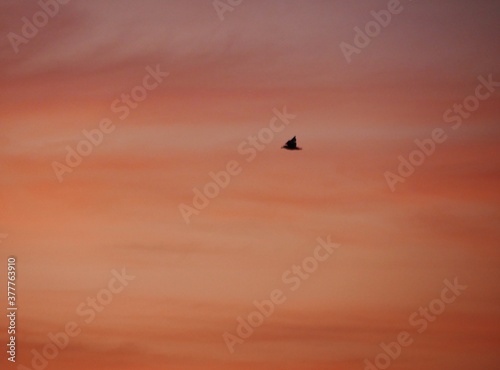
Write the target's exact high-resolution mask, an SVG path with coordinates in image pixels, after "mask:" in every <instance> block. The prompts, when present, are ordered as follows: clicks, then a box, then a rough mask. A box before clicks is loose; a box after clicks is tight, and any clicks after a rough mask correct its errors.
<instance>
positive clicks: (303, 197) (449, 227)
mask: <svg viewBox="0 0 500 370" xmlns="http://www.w3.org/2000/svg"><path fill="white" fill-rule="evenodd" d="M402 5H403V7H404V10H403V12H401V13H400V14H398V15H395V16H394V17H393V19H392V21H391V23H390V25H389V26H388V27H387V28H386V29H384V30H383V32H382V33H381V34H380V35H379V36H378V37H376V38H374V39H373V41H372V42H371V44H370V45H369V46H368V47H367V48H365V49H364V50H362V52H361V53H360V54H359V55H354V56H353V61H352V63H347V62H346V60H345V58H344V56H343V55H342V52H341V50H340V47H339V45H340V43H342V42H349V43H352V41H353V38H354V31H353V28H354V27H356V26H358V27H361V28H363V27H364V26H365V24H366V23H367V22H368V21H370V20H371V19H372V16H371V15H370V12H371V11H372V10H377V11H378V10H381V9H385V8H386V7H387V1H340V0H338V1H337V0H332V1H321V0H313V1H307V2H306V1H299V0H287V1H285V0H276V1H272V2H271V1H264V0H259V1H250V0H248V1H244V2H243V3H242V4H241V5H238V6H236V7H235V8H234V10H233V11H232V12H227V13H225V14H224V17H225V19H224V20H223V21H221V20H220V19H219V17H218V16H217V13H216V11H215V9H214V7H213V5H212V2H211V1H210V0H206V1H205V0H204V1H201V0H185V1H160V0H146V1H140V2H139V1H131V0H123V1H118V0H106V1H97V0H90V1H79V0H72V1H70V2H69V3H68V4H66V5H61V6H60V9H59V12H58V13H57V14H56V15H55V16H54V17H53V18H51V19H50V20H49V22H48V24H47V25H46V26H45V27H43V28H40V29H39V32H38V34H37V35H36V36H35V37H34V38H33V39H31V40H29V42H28V43H27V44H22V45H20V47H19V52H18V53H16V52H15V51H14V49H13V47H12V45H11V43H10V41H9V38H8V34H9V33H10V32H14V33H16V34H21V27H22V23H23V21H22V18H23V17H27V18H29V19H31V18H32V17H33V14H35V13H36V12H37V11H39V10H40V7H39V5H38V4H37V3H36V2H34V1H33V2H32V1H26V0H24V1H17V0H16V1H14V0H3V1H1V2H0V30H1V34H2V37H1V38H0V57H1V68H0V124H1V132H0V170H1V173H2V175H1V177H0V187H1V190H2V191H1V204H2V212H1V217H0V234H2V233H4V234H8V237H7V238H6V239H4V240H3V241H2V244H1V246H0V248H1V255H0V257H1V258H2V262H1V263H2V266H5V264H6V259H7V257H8V256H10V255H15V256H16V257H17V259H18V304H19V311H18V312H19V317H18V335H17V341H18V342H17V350H18V353H17V355H18V357H17V362H16V365H21V364H22V365H25V366H27V367H31V365H30V362H31V359H32V353H31V352H30V351H31V350H32V349H35V350H39V351H40V350H41V349H42V348H43V346H44V345H45V344H46V343H49V339H48V337H47V334H48V333H50V332H52V333H55V332H58V331H61V330H63V328H64V326H65V324H66V323H67V322H68V321H76V322H78V323H82V319H81V317H79V316H78V315H77V313H76V311H75V310H76V308H77V307H78V306H79V305H80V304H81V303H82V302H85V301H86V299H87V297H89V296H95V295H96V294H97V293H98V292H99V291H100V290H101V289H103V288H105V287H106V286H107V284H108V281H109V279H110V278H111V276H112V275H111V271H112V270H113V269H116V270H121V268H122V267H126V269H127V271H129V273H130V274H133V275H135V276H136V279H135V280H134V281H133V282H131V283H130V285H129V286H127V287H126V289H125V290H124V291H123V292H121V293H119V294H117V295H116V296H115V297H114V298H113V301H112V302H111V304H109V306H107V307H106V308H105V309H104V310H103V311H102V312H100V313H98V314H97V316H96V318H95V320H93V321H92V322H91V323H89V324H88V325H85V324H82V326H81V327H82V333H81V334H80V335H78V336H77V337H75V338H73V339H72V340H71V342H70V344H69V346H68V347H67V348H66V349H64V350H62V351H61V353H60V354H59V356H58V357H57V358H55V359H54V360H51V361H50V362H49V367H48V368H49V369H54V370H58V369H68V368H71V369H74V370H80V369H81V370H83V369H94V370H100V369H130V370H131V369H144V370H150V369H182V370H201V369H203V370H205V369H206V370H208V369H218V370H223V369H238V370H239V369H256V370H268V369H269V370H271V369H272V370H276V369H287V370H305V369H308V370H309V369H317V370H326V369H338V370H351V369H363V368H364V364H363V361H364V359H366V358H367V359H370V360H373V359H374V358H375V356H376V355H377V354H378V353H380V351H381V349H380V347H379V343H380V342H386V343H387V342H392V341H394V340H395V339H396V337H397V335H398V333H399V332H401V331H403V330H407V331H409V332H411V333H412V335H413V336H414V338H415V343H413V344H412V345H411V346H409V347H407V348H405V349H404V350H403V352H402V354H401V356H400V357H399V358H397V359H396V360H395V361H394V362H393V363H392V365H391V367H390V368H391V369H394V370H414V369H415V370H416V369H426V370H433V369H436V370H437V369H439V370H452V369H453V370H465V369H492V370H493V369H498V368H499V367H500V356H499V355H498V347H499V345H500V336H499V329H500V312H499V305H500V295H499V293H500V292H499V289H498V281H499V278H500V269H499V262H500V252H499V251H498V247H499V240H500V238H499V237H500V235H499V231H500V229H499V226H498V225H499V221H500V209H499V204H500V197H499V195H498V189H499V185H500V173H499V169H500V157H499V154H500V151H499V141H500V128H499V126H498V123H499V122H498V119H499V113H500V104H499V103H500V95H499V93H498V91H496V92H494V93H493V94H492V96H491V97H490V98H489V99H488V100H486V101H483V102H481V105H480V107H479V109H478V110H477V111H475V112H473V113H472V115H471V117H470V118H468V119H467V120H464V122H463V124H462V126H461V127H460V128H459V129H458V130H452V129H451V125H450V123H446V122H444V120H443V114H444V112H446V111H447V110H448V109H450V108H451V107H453V104H455V103H460V102H462V101H463V100H464V99H465V98H466V97H467V96H470V95H471V94H474V91H475V89H476V86H477V85H478V84H479V82H478V77H479V76H484V77H487V76H489V75H493V78H494V80H495V81H500V68H499V57H500V52H499V50H500V49H499V48H498V39H499V36H500V28H499V22H498V17H499V15H500V5H499V3H498V1H495V0H489V1H488V0H481V1H474V2H472V1H465V0H453V1H452V0H443V1H439V2H436V1H430V0H418V1H413V2H408V1H402ZM156 65H160V66H161V69H162V70H163V71H166V72H169V76H168V77H167V78H165V80H164V81H163V82H162V83H161V85H160V86H159V87H158V88H156V89H155V90H153V91H151V92H150V93H149V95H148V97H147V99H146V100H145V101H143V102H141V103H139V106H138V107H137V108H136V109H134V110H132V111H131V112H130V115H129V116H128V117H127V118H126V119H124V120H120V119H119V118H118V116H117V114H115V113H113V112H112V111H111V108H110V106H111V103H112V102H113V101H114V100H115V99H117V98H119V97H120V95H121V94H122V93H127V92H130V90H131V89H132V88H133V87H135V86H137V85H138V84H140V83H141V81H142V79H143V76H144V75H145V74H146V73H147V72H146V67H147V66H152V67H154V66H156ZM284 106H286V107H287V110H288V111H289V112H290V113H292V114H295V115H296V116H297V117H296V118H295V119H293V120H291V123H290V124H289V125H288V126H287V127H286V128H285V129H284V130H283V131H282V132H280V133H278V134H276V136H275V137H274V139H273V140H272V142H271V143H269V144H268V145H267V146H266V148H265V150H263V151H262V152H259V153H258V155H257V157H256V158H255V160H253V161H250V162H247V161H246V160H245V156H242V155H241V154H239V153H238V150H237V148H238V145H240V143H242V142H244V141H245V140H246V138H247V137H248V136H249V135H255V134H257V133H258V132H259V130H261V129H262V128H264V127H268V125H269V121H270V119H271V118H272V117H273V115H274V113H273V109H278V110H281V109H282V108H283V107H284ZM106 117H107V118H110V119H112V121H113V123H114V124H115V126H116V129H115V131H113V132H112V133H110V134H107V135H106V136H105V138H104V141H103V143H102V144H101V145H99V146H98V147H96V148H95V149H94V150H93V152H92V154H91V155H90V156H88V157H86V158H84V160H83V163H82V164H81V165H80V166H78V167H76V168H75V169H74V171H73V172H72V173H70V174H66V175H65V176H64V181H63V182H62V183H59V181H58V180H57V177H56V175H55V174H54V171H53V168H52V163H53V162H54V161H58V162H61V163H64V160H65V156H66V149H65V148H66V147H67V146H68V145H69V146H71V147H75V146H76V145H77V144H78V143H79V142H80V141H81V140H82V139H83V138H84V137H83V135H82V130H91V129H95V128H97V127H98V126H99V122H100V121H101V120H102V119H103V118H106ZM435 128H443V129H444V130H445V131H446V133H447V134H448V140H447V141H445V142H444V143H442V144H439V145H438V146H437V149H436V152H435V153H434V154H433V155H431V156H430V157H428V158H426V160H425V163H424V164H423V165H422V166H420V167H418V168H417V169H416V171H415V173H414V174H413V175H412V176H410V177H409V178H408V179H407V180H406V181H405V183H402V184H398V185H397V186H396V191H395V192H391V190H390V189H389V187H388V185H387V183H386V180H385V178H384V173H385V172H386V171H393V172H396V171H397V167H398V163H399V161H398V156H400V155H402V156H403V157H405V158H407V157H408V155H409V153H410V152H411V151H413V150H414V149H415V148H416V146H415V144H414V140H415V139H420V140H422V139H426V138H429V137H430V135H431V133H432V131H433V130H434V129H435ZM294 135H297V137H298V140H299V145H300V146H303V147H304V150H303V151H301V152H288V151H285V150H281V149H280V147H281V146H282V145H283V143H284V142H285V141H286V140H288V139H290V138H291V137H292V136H294ZM231 160H236V161H238V162H239V163H240V164H241V168H242V172H241V174H239V175H238V176H236V177H233V178H232V179H231V182H230V184H229V185H228V187H227V188H225V189H223V190H222V191H221V192H220V194H219V195H218V196H217V197H216V198H215V199H213V200H211V201H210V204H209V205H208V207H207V208H206V209H203V210H202V211H201V212H200V214H199V215H197V216H194V217H192V219H191V223H190V224H189V225H188V224H186V223H185V222H184V220H183V218H182V216H181V214H180V212H179V205H180V204H181V203H185V204H190V203H191V202H192V199H193V195H194V194H193V190H192V189H193V188H195V187H196V188H199V189H201V188H203V186H204V185H205V184H206V183H207V182H209V181H210V177H209V175H208V174H209V172H211V171H214V172H217V171H221V170H222V169H224V168H225V166H226V164H227V163H228V162H229V161H231ZM327 235H330V236H331V240H332V241H334V242H335V243H339V244H341V247H340V248H339V249H338V250H336V251H335V253H334V255H333V256H332V257H331V258H330V259H328V260H327V261H325V262H323V263H322V264H321V265H320V267H319V269H318V271H317V272H315V273H314V274H313V275H312V277H311V278H310V279H309V280H306V281H304V282H303V284H302V285H301V287H300V289H298V290H297V291H295V292H290V291H289V290H288V288H287V286H286V284H284V283H283V281H282V280H281V276H282V274H283V272H284V271H286V270H287V269H289V268H290V267H291V266H292V265H293V264H298V263H300V262H301V261H302V260H303V259H304V258H305V257H307V256H310V255H311V254H312V252H313V250H314V247H315V245H316V238H318V237H326V236H327ZM1 271H3V272H1ZM1 271H0V274H1V281H2V286H5V284H4V283H5V276H6V270H5V269H4V268H2V269H1ZM455 277H458V280H459V281H460V282H461V283H462V284H465V285H467V286H468V288H467V290H466V291H465V292H464V293H463V294H462V295H461V296H460V297H458V298H457V300H456V301H455V302H454V303H453V304H450V305H449V306H447V307H446V310H445V312H444V313H443V314H442V315H441V316H439V317H438V318H437V320H436V321H435V322H433V323H430V324H429V328H428V329H427V330H426V331H425V332H423V333H422V334H416V332H415V329H414V328H412V327H411V326H410V325H409V323H408V317H409V316H410V315H411V314H412V313H413V312H415V311H417V310H418V309H419V307H421V306H426V305H427V304H428V303H429V302H430V301H432V300H433V299H435V298H439V296H440V294H441V291H442V289H443V287H444V285H443V281H444V280H445V279H449V280H453V279H454V278H455ZM274 289H282V290H283V291H285V292H286V296H287V298H288V299H287V301H286V302H285V303H284V304H283V305H281V306H278V307H277V308H276V311H275V313H274V314H273V315H272V316H271V317H270V318H268V319H266V321H265V323H264V324H263V325H262V326H261V327H260V328H258V329H256V330H255V333H254V335H253V336H251V337H250V338H249V339H247V340H246V341H245V343H243V344H242V345H238V346H237V347H236V353H234V354H230V353H229V352H228V350H227V348H226V345H225V344H224V341H223V339H222V334H223V333H224V332H226V331H228V332H231V333H234V332H235V328H236V318H237V317H238V316H246V315H248V313H249V312H251V311H252V310H254V307H253V304H252V302H253V301H254V300H263V299H267V298H268V297H269V294H270V292H271V291H272V290H274ZM0 293H1V294H2V296H4V297H5V295H6V292H5V288H2V289H1V290H0ZM5 302H6V300H5ZM4 324H6V319H5V318H4V321H2V327H5V325H4ZM0 337H1V338H2V343H3V341H5V343H7V333H6V330H2V333H1V334H0ZM2 345H3V344H2ZM3 356H4V358H2V359H1V360H0V363H3V364H6V365H7V363H8V361H7V359H6V355H5V354H4V355H3ZM9 368H17V367H16V366H15V365H9Z"/></svg>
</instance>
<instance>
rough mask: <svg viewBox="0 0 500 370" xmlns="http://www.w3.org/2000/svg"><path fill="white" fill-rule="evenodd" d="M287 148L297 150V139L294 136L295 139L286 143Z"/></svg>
mask: <svg viewBox="0 0 500 370" xmlns="http://www.w3.org/2000/svg"><path fill="white" fill-rule="evenodd" d="M286 146H288V147H290V148H295V147H296V146H297V138H296V137H295V136H294V137H293V139H291V140H288V141H287V142H286Z"/></svg>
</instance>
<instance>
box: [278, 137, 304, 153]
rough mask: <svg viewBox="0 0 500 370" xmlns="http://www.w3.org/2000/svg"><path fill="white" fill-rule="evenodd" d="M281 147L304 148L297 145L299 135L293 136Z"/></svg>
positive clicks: (290, 148)
mask: <svg viewBox="0 0 500 370" xmlns="http://www.w3.org/2000/svg"><path fill="white" fill-rule="evenodd" d="M281 149H286V150H302V148H299V147H298V146H297V137H295V136H294V137H293V138H292V139H290V140H288V141H287V142H286V144H285V145H283V146H282V147H281Z"/></svg>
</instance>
